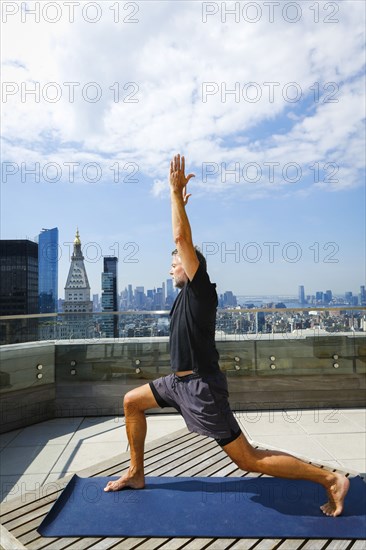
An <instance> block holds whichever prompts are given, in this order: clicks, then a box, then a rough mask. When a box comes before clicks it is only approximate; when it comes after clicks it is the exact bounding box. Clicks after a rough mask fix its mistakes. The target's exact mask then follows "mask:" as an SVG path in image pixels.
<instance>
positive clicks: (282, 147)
mask: <svg viewBox="0 0 366 550" xmlns="http://www.w3.org/2000/svg"><path fill="white" fill-rule="evenodd" d="M8 4H9V6H10V4H11V6H10V7H8V8H6V9H7V12H6V13H5V15H4V13H3V25H2V31H3V32H2V34H3V45H2V46H3V55H2V65H3V67H2V73H3V81H4V83H5V84H3V90H2V92H3V96H2V119H3V122H2V160H3V165H2V181H1V198H2V201H1V208H2V225H1V238H3V239H11V238H14V239H15V238H26V237H28V238H33V237H34V236H36V235H37V234H38V233H39V232H40V230H41V229H42V228H43V227H46V228H47V227H55V226H57V227H58V228H59V232H60V233H59V234H60V264H59V268H60V269H59V279H60V296H62V297H63V287H64V284H65V281H66V277H67V273H68V268H69V254H70V247H71V245H70V243H71V242H72V241H73V238H74V236H75V231H76V228H77V227H78V228H79V231H80V236H81V241H82V245H83V249H84V255H85V257H86V261H85V264H86V268H87V273H88V276H89V280H90V283H91V287H92V291H93V292H94V293H100V273H101V271H102V256H103V255H108V254H116V255H118V257H119V289H120V290H122V289H123V288H124V287H125V286H126V285H127V284H128V283H132V284H133V285H143V286H145V288H146V289H147V288H152V287H154V286H160V285H161V282H162V281H163V280H165V279H166V278H168V277H169V275H168V271H169V266H170V252H171V250H172V247H173V243H172V235H171V225H170V205H169V192H168V183H167V174H168V169H169V160H170V158H171V156H172V155H173V154H174V153H176V152H181V153H182V154H185V155H186V159H187V160H186V163H187V166H188V170H189V171H191V172H194V173H195V174H196V177H195V178H194V179H192V180H191V182H190V184H189V186H190V191H191V192H192V197H191V199H190V201H189V204H188V207H187V208H188V213H189V217H190V220H191V224H192V230H193V236H194V241H195V243H196V244H197V245H199V246H200V247H201V249H202V250H203V252H205V253H206V254H207V259H208V265H209V272H210V275H211V279H212V280H213V281H215V282H216V283H217V285H218V289H219V290H220V291H225V290H228V289H231V290H233V291H234V292H235V293H237V294H245V295H251V294H253V295H254V294H296V293H297V288H298V285H299V284H303V285H304V286H305V291H306V293H308V294H313V293H315V291H317V290H326V289H328V288H330V289H332V290H333V291H334V292H337V293H343V292H345V291H348V290H351V291H353V292H355V293H357V292H358V290H359V286H360V285H361V284H364V283H365V237H364V235H365V186H364V183H365V153H364V149H365V131H364V120H365V109H364V105H365V97H364V94H365V82H364V68H365V67H364V63H365V54H364V23H365V7H364V3H363V2H358V1H343V2H331V3H329V2H318V3H315V4H316V5H317V6H318V10H319V13H318V14H316V13H315V12H314V8H313V11H311V10H310V6H311V5H312V6H314V5H315V4H314V3H310V2H301V3H300V2H297V3H292V4H293V6H294V7H293V8H292V11H291V10H290V11H287V12H283V9H282V6H280V8H281V9H279V11H278V12H277V11H275V12H274V19H273V22H270V20H269V19H270V16H269V14H268V12H267V11H266V9H265V6H264V4H263V3H261V2H256V3H255V5H256V6H257V10H259V8H260V9H261V16H260V17H259V16H258V17H259V18H258V20H257V21H256V22H253V21H252V22H249V21H248V19H250V18H252V19H253V18H254V16H255V14H254V12H249V11H245V10H246V5H248V2H241V3H234V2H227V3H226V6H227V8H228V9H229V8H235V6H239V8H240V9H239V8H237V9H238V11H237V12H236V15H232V16H230V15H228V14H227V15H226V22H225V13H224V12H223V10H224V8H223V3H221V2H210V3H204V2H203V3H202V2H174V3H171V2H163V1H160V2H130V3H125V2H120V3H119V4H118V6H119V13H117V11H116V10H117V8H116V5H117V4H116V2H102V3H101V2H99V3H98V2H95V3H93V5H91V3H88V2H81V3H80V6H79V8H76V7H75V10H74V14H73V17H74V22H70V18H71V14H70V12H69V11H68V9H67V8H66V6H64V3H62V2H59V3H58V6H59V7H58V9H57V10H56V8H52V6H51V7H50V8H48V11H47V12H42V9H41V10H40V12H39V14H37V15H32V14H31V13H28V14H26V13H22V12H21V10H20V7H19V11H16V10H15V8H14V7H13V6H14V5H16V4H15V3H8ZM27 4H28V9H30V10H32V9H33V10H34V9H36V8H35V4H36V3H35V2H28V3H27ZM19 5H20V3H19ZM88 5H89V7H88ZM41 6H42V3H41ZM113 6H114V7H113ZM3 9H4V8H3ZM52 9H53V11H52ZM295 9H296V10H297V11H296V12H295V11H294V10H295ZM281 10H282V11H281ZM13 12H14V13H13ZM211 12H215V13H212V15H210V13H211ZM259 13H260V12H259V11H258V12H257V15H258V14H259ZM316 15H317V16H318V20H316ZM36 17H38V18H39V19H38V20H37V21H36ZM114 18H115V19H116V20H117V21H116V22H115V21H114ZM235 18H236V20H235ZM204 19H206V22H203V21H204ZM297 19H298V20H297ZM56 20H57V21H56ZM93 20H95V22H92V21H93ZM295 20H296V21H295ZM51 21H54V22H51ZM70 83H73V84H70ZM4 86H5V87H4ZM32 87H33V89H34V90H36V92H35V94H31V93H27V92H29V91H30V90H31V88H32ZM230 91H231V93H230ZM117 92H118V97H117ZM37 163H38V164H37ZM32 169H33V170H35V172H36V176H37V177H39V181H38V182H36V181H35V179H36V176H35V174H34V173H32ZM230 171H231V172H230ZM115 180H117V181H115Z"/></svg>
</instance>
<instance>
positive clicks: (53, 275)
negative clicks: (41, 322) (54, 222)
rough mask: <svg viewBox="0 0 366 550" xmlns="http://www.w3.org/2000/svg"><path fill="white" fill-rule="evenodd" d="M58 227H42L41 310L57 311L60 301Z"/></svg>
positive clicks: (39, 253)
mask: <svg viewBox="0 0 366 550" xmlns="http://www.w3.org/2000/svg"><path fill="white" fill-rule="evenodd" d="M58 255H59V247H58V229H57V227H54V228H53V229H42V232H41V233H40V234H39V237H38V266H39V283H38V295H39V312H40V313H56V312H57V302H58Z"/></svg>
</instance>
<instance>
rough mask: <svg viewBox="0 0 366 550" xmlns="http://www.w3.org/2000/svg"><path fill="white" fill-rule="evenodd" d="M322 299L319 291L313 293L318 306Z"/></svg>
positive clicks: (321, 293) (322, 295)
mask: <svg viewBox="0 0 366 550" xmlns="http://www.w3.org/2000/svg"><path fill="white" fill-rule="evenodd" d="M323 299H324V294H323V292H321V291H320V290H318V292H316V293H315V300H316V302H317V303H318V304H322V303H323Z"/></svg>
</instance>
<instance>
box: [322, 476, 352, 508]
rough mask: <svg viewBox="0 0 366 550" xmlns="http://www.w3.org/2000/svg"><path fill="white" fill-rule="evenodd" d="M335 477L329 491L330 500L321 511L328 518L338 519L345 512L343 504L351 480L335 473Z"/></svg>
mask: <svg viewBox="0 0 366 550" xmlns="http://www.w3.org/2000/svg"><path fill="white" fill-rule="evenodd" d="M334 476H335V479H334V480H333V482H332V484H331V485H330V486H329V487H328V489H327V493H328V497H329V500H328V502H327V503H326V504H323V506H320V509H321V511H322V512H323V514H325V515H326V516H333V517H336V516H339V515H340V514H341V513H342V511H343V502H344V499H345V496H346V494H347V492H348V489H349V479H348V478H347V477H345V476H344V475H342V474H338V473H334Z"/></svg>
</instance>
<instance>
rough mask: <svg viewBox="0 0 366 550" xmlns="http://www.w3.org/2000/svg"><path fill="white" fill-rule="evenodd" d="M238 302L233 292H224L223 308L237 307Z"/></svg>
mask: <svg viewBox="0 0 366 550" xmlns="http://www.w3.org/2000/svg"><path fill="white" fill-rule="evenodd" d="M236 305H237V300H236V296H234V294H233V293H232V292H231V290H227V291H226V292H224V295H223V307H236Z"/></svg>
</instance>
